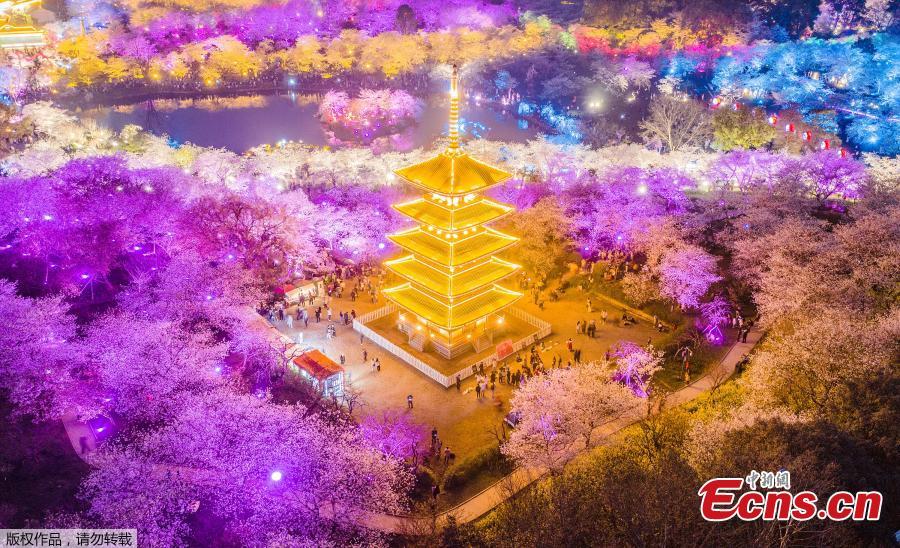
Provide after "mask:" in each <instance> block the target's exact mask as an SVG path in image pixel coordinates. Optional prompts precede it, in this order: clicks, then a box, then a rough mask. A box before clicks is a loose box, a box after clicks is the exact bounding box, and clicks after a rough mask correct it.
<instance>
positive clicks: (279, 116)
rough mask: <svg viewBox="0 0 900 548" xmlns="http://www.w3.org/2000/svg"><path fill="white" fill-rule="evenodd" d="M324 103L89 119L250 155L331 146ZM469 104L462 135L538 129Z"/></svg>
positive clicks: (153, 104)
mask: <svg viewBox="0 0 900 548" xmlns="http://www.w3.org/2000/svg"><path fill="white" fill-rule="evenodd" d="M317 109H318V102H317V98H316V97H315V96H308V95H295V94H288V95H253V96H242V97H230V98H228V97H212V98H202V99H188V100H174V99H164V100H153V101H144V102H140V103H136V104H132V105H126V106H105V107H99V108H93V109H89V110H85V111H83V112H81V113H80V116H82V117H84V118H90V119H93V120H95V121H96V122H97V123H98V124H100V125H102V126H105V127H108V128H110V129H113V130H116V131H119V130H121V129H122V128H123V127H124V126H126V125H128V124H135V125H138V126H141V127H143V128H145V129H147V130H149V131H152V132H153V133H155V134H157V135H163V134H165V135H168V136H169V137H171V138H172V139H174V140H175V141H178V142H180V143H186V142H190V143H193V144H195V145H199V146H204V147H218V148H226V149H229V150H232V151H234V152H244V151H246V150H247V149H250V148H253V147H255V146H258V145H261V144H266V143H268V144H275V143H277V142H278V141H280V140H282V139H284V140H289V141H302V142H304V143H307V144H311V145H326V144H328V137H327V135H326V132H325V129H324V128H323V126H322V124H321V123H320V121H319V118H318V116H317ZM499 109H503V107H502V106H500V105H496V106H495V105H493V104H487V103H476V102H475V101H472V100H470V101H468V102H467V103H466V104H465V105H464V106H463V107H462V116H461V119H462V121H463V122H464V124H463V131H462V133H463V134H464V135H465V134H468V136H469V137H472V136H475V137H480V138H485V139H491V140H502V141H514V142H524V141H527V140H529V139H534V138H535V137H537V135H538V133H539V132H538V130H537V129H535V128H534V127H533V126H531V125H529V124H528V122H527V121H526V120H523V119H520V118H517V116H516V115H515V109H514V107H506V108H505V110H506V112H503V110H499ZM447 116H448V104H447V101H446V100H440V99H438V98H434V100H431V101H429V102H428V103H427V104H426V105H425V108H424V111H423V114H422V116H421V117H420V119H419V120H418V123H416V124H415V125H414V126H413V127H412V128H411V130H409V131H408V133H407V134H406V137H405V143H406V145H408V146H409V148H417V147H426V146H429V145H431V143H432V142H433V141H434V140H435V139H436V138H438V137H440V136H441V135H445V134H446V132H447Z"/></svg>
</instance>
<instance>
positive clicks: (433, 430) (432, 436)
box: [431, 426, 438, 451]
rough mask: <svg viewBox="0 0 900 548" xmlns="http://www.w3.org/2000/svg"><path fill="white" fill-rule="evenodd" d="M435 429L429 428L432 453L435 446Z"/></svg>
mask: <svg viewBox="0 0 900 548" xmlns="http://www.w3.org/2000/svg"><path fill="white" fill-rule="evenodd" d="M437 434H438V432H437V428H435V427H434V426H432V427H431V450H432V451H434V446H435V445H437V437H438V436H437Z"/></svg>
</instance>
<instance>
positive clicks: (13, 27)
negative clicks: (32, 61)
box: [0, 0, 46, 49]
mask: <svg viewBox="0 0 900 548" xmlns="http://www.w3.org/2000/svg"><path fill="white" fill-rule="evenodd" d="M40 5H41V1H40V0H0V48H2V49H24V48H38V47H41V46H43V45H44V44H46V37H45V36H44V31H42V30H39V29H37V28H35V26H34V22H33V21H32V19H31V15H29V14H28V10H30V9H33V8H36V7H40Z"/></svg>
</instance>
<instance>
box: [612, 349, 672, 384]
mask: <svg viewBox="0 0 900 548" xmlns="http://www.w3.org/2000/svg"><path fill="white" fill-rule="evenodd" d="M613 357H614V360H615V365H616V372H615V374H614V375H613V379H614V380H615V381H616V382H619V383H621V384H622V385H623V386H626V387H628V389H629V390H630V391H631V392H632V393H633V394H634V395H635V396H637V397H638V398H647V397H648V396H649V395H650V382H651V381H652V380H653V375H654V374H655V373H656V372H657V371H659V370H660V369H661V368H662V359H663V353H662V351H661V350H656V349H654V348H653V347H652V346H650V347H641V346H638V345H636V344H635V343H633V342H621V343H619V344H618V346H617V347H616V349H615V352H613Z"/></svg>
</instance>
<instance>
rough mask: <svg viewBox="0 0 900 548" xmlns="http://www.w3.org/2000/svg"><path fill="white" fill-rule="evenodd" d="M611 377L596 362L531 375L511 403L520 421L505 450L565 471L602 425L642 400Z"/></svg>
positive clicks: (527, 463)
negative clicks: (566, 466)
mask: <svg viewBox="0 0 900 548" xmlns="http://www.w3.org/2000/svg"><path fill="white" fill-rule="evenodd" d="M610 377H611V371H610V370H609V369H607V368H605V367H604V366H603V365H602V364H600V363H596V362H592V363H587V364H583V365H580V366H578V367H575V368H572V369H554V370H552V371H550V372H548V373H547V374H545V375H538V376H535V377H533V378H531V379H529V380H528V381H527V382H526V383H525V384H524V385H523V386H522V388H521V389H519V390H518V391H517V392H515V393H514V394H513V397H512V400H511V402H510V406H511V408H512V411H513V412H514V413H516V414H517V416H518V420H519V422H518V424H517V425H516V428H515V429H514V430H513V431H512V433H511V434H510V436H509V439H508V440H507V441H506V443H504V444H503V445H502V447H501V450H502V452H503V453H504V454H505V455H507V456H509V457H512V458H513V459H515V460H516V462H518V463H520V464H522V465H525V466H533V467H543V468H547V469H549V470H554V471H558V470H560V469H561V468H562V466H563V465H564V464H565V463H566V462H568V461H569V460H570V459H571V458H572V457H573V456H575V454H577V453H578V451H580V450H581V449H583V448H584V447H585V446H590V444H591V442H592V438H593V433H594V430H595V429H596V428H597V427H598V426H599V425H601V424H603V423H606V422H609V421H612V420H615V419H616V418H618V417H620V416H622V415H623V414H625V413H626V412H628V411H629V410H630V409H631V408H632V407H633V406H634V405H635V403H636V402H637V401H638V399H637V398H636V397H635V396H634V395H633V394H632V392H631V391H630V390H629V389H628V388H626V387H624V386H623V385H621V384H619V383H617V382H612V381H611V380H610Z"/></svg>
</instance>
